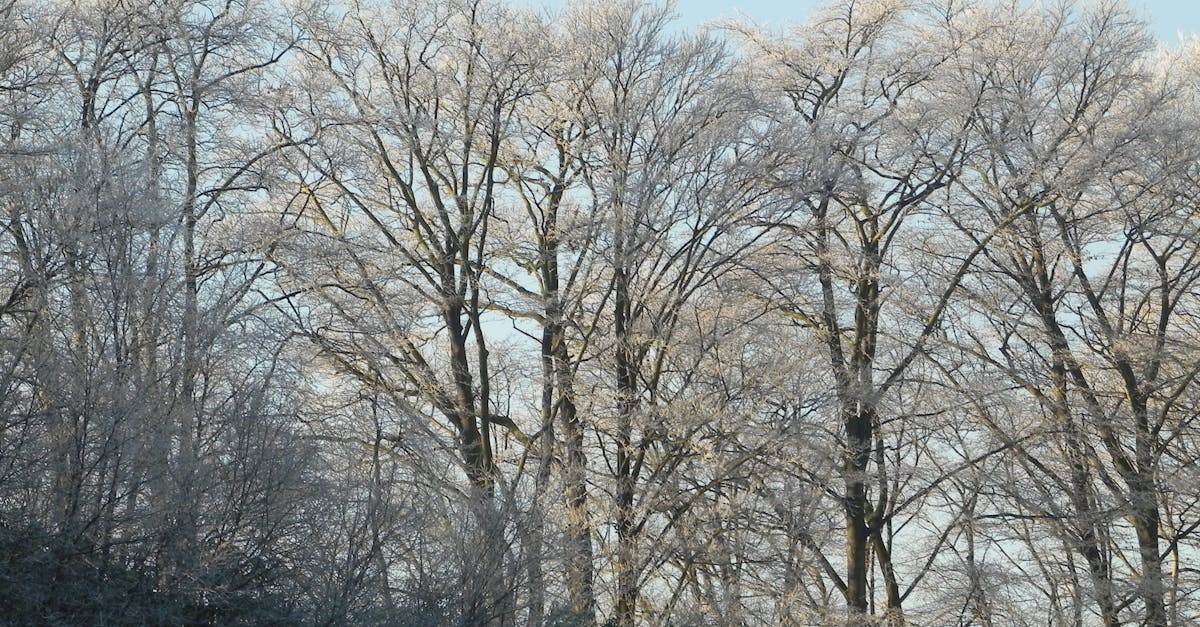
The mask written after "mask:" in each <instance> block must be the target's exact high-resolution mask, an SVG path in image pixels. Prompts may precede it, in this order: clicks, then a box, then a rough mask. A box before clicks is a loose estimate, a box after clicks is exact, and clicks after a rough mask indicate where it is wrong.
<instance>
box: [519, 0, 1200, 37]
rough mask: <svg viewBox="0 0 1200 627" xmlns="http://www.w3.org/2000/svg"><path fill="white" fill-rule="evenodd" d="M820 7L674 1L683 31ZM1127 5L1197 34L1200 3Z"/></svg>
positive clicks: (810, 2) (1136, 0) (770, 21)
mask: <svg viewBox="0 0 1200 627" xmlns="http://www.w3.org/2000/svg"><path fill="white" fill-rule="evenodd" d="M540 3H541V4H544V5H546V6H557V5H560V4H561V0H541V2H540ZM822 4H824V2H823V1H822V0H791V1H781V0H727V1H725V2H721V1H718V0H676V3H675V8H676V10H677V11H678V13H679V16H680V22H681V25H682V26H685V27H692V26H696V25H698V24H701V23H703V22H707V21H709V20H715V19H721V18H727V17H735V16H737V15H738V12H739V11H740V12H741V13H743V14H745V15H748V16H749V17H750V18H751V19H753V20H754V21H756V22H758V23H759V24H764V25H767V26H782V25H784V24H787V23H789V22H792V23H794V22H801V21H803V20H804V18H806V17H807V16H808V14H809V13H810V12H811V11H812V10H813V9H814V8H815V7H818V6H820V5H822ZM1130 4H1131V5H1132V6H1133V7H1134V8H1135V9H1136V10H1138V11H1139V12H1142V13H1143V14H1145V15H1149V17H1150V21H1151V26H1152V27H1153V28H1154V33H1155V35H1156V36H1157V37H1158V38H1159V40H1161V41H1163V42H1165V43H1169V44H1175V43H1178V42H1179V33H1181V32H1182V33H1184V34H1192V35H1195V34H1200V0H1132V1H1131V2H1130Z"/></svg>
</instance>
